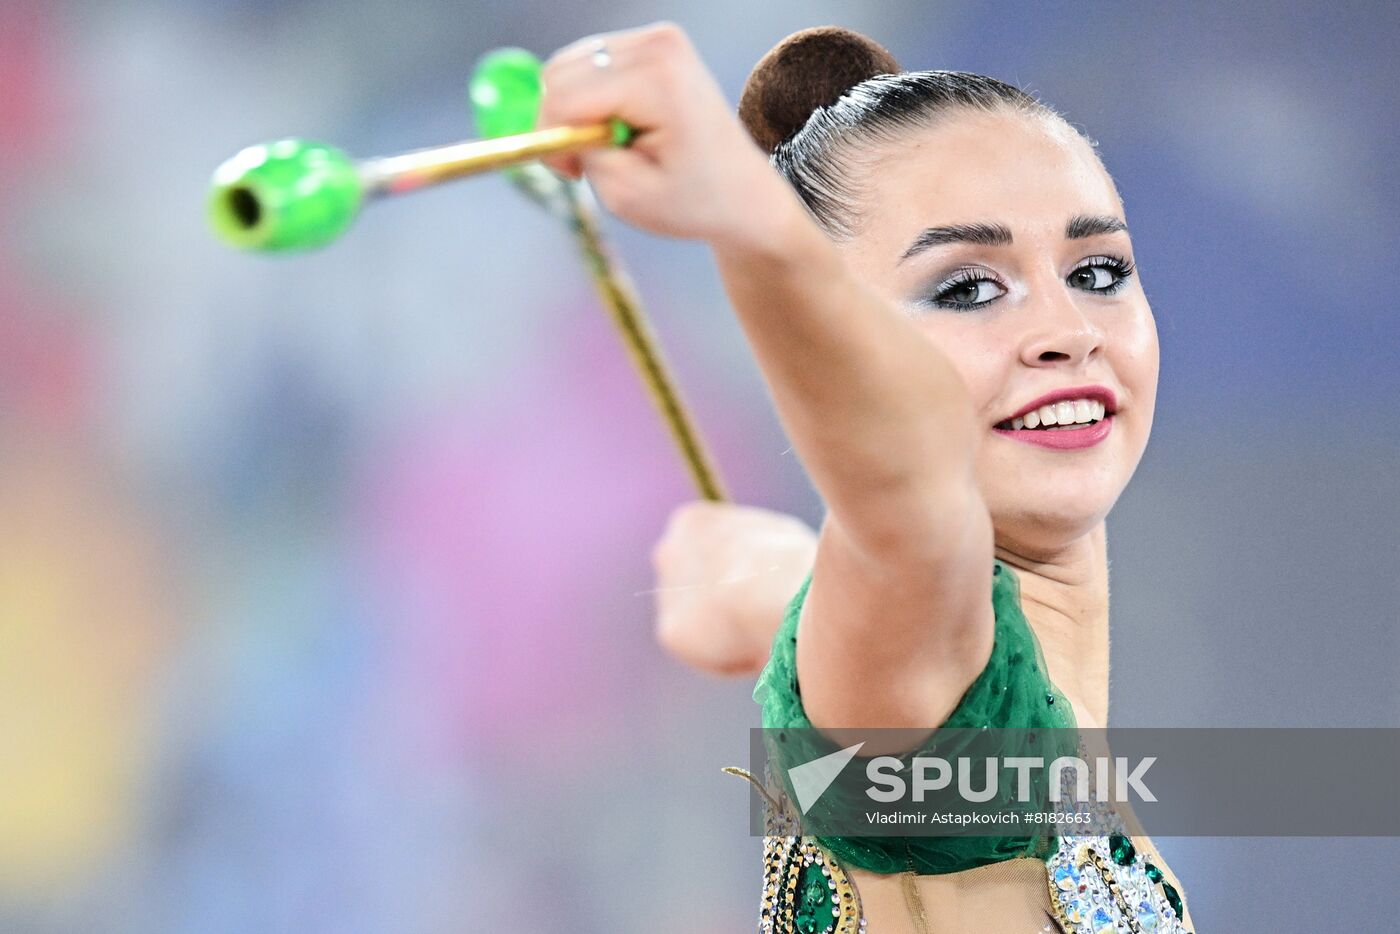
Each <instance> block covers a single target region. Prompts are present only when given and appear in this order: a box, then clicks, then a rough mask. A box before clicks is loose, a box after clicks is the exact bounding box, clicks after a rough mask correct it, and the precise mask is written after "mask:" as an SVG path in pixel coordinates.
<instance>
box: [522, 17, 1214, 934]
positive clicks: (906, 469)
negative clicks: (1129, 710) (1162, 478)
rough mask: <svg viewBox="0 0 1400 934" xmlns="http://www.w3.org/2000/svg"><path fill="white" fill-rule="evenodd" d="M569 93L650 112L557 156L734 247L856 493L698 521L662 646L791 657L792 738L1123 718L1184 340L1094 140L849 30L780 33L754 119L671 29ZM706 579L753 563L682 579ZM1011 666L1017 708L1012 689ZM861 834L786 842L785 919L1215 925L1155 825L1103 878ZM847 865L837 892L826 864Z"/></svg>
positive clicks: (789, 390) (667, 547) (573, 54)
mask: <svg viewBox="0 0 1400 934" xmlns="http://www.w3.org/2000/svg"><path fill="white" fill-rule="evenodd" d="M544 79H545V96H544V103H543V109H542V113H541V125H542V126H553V125H561V124H574V123H591V122H595V121H598V120H602V119H605V118H608V117H619V118H621V119H622V120H624V121H626V122H627V123H629V124H631V125H632V126H633V127H635V128H637V129H638V130H639V131H640V132H639V134H638V136H637V138H636V139H635V141H634V143H633V144H632V145H631V146H630V147H629V148H626V149H606V150H594V151H589V152H586V153H582V154H578V155H573V156H568V157H559V158H555V159H553V160H551V165H552V166H553V167H554V168H556V169H557V170H559V171H561V172H565V173H567V174H569V175H572V176H574V177H579V176H580V175H585V176H587V178H588V179H589V181H590V182H591V183H592V185H593V186H594V188H595V189H596V190H597V193H598V195H599V197H600V198H601V200H602V201H603V202H604V203H605V204H606V205H607V206H608V207H609V209H611V210H612V211H613V213H615V214H617V215H618V216H619V217H621V218H622V219H624V220H626V221H628V222H630V223H632V224H634V225H636V226H638V227H641V228H643V229H646V230H649V231H652V232H655V233H658V234H664V235H670V236H679V237H691V238H699V239H702V240H704V241H706V242H708V244H709V245H710V246H711V247H712V249H713V251H714V254H715V257H716V260H717V263H718V267H719V270H720V274H721V276H722V278H723V281H724V285H725V288H726V290H727V292H728V294H729V297H730V299H731V301H732V303H733V306H734V309H735V312H736V313H737V314H738V316H739V320H740V323H741V325H742V328H743V331H744V333H745V335H746V337H747V339H748V341H749V343H750V345H751V346H752V348H753V352H754V353H755V355H756V356H757V359H758V362H759V364H760V366H761V368H762V372H763V374H764V377H765V380H766V383H767V386H768V388H769V391H770V394H771V396H772V398H773V401H774V403H775V405H776V406H777V411H778V414H779V417H780V419H781V421H782V424H783V427H784V428H785V429H786V431H787V433H788V435H789V437H790V438H791V440H792V442H793V444H794V447H795V449H796V452H797V454H798V455H799V457H800V458H801V460H802V463H803V464H804V466H805V467H806V469H807V471H808V473H809V475H810V476H811V478H812V481H813V482H814V484H815V485H816V487H817V490H818V492H819V493H820V494H821V497H822V499H823V501H824V503H825V504H826V507H827V513H826V516H825V519H824V521H823V522H822V525H821V530H820V534H819V535H818V536H817V537H816V541H815V545H814V546H813V545H811V544H810V542H809V540H808V538H807V534H808V533H807V532H806V531H805V530H804V527H802V526H801V524H800V523H798V522H797V521H796V520H793V519H790V518H788V517H784V516H779V515H777V514H774V513H768V512H766V511H763V510H751V509H744V508H743V507H732V506H723V505H716V504H692V505H690V506H687V507H685V508H683V509H682V510H680V511H678V513H677V514H676V516H675V517H674V519H673V521H672V523H671V525H670V527H669V528H668V530H667V532H666V534H665V536H664V537H663V539H662V541H661V542H660V543H659V544H658V546H657V549H656V552H655V554H654V556H653V557H654V561H655V563H656V566H657V570H658V573H659V576H660V579H661V580H660V584H661V594H662V601H663V602H662V604H661V606H660V625H659V633H660V636H661V638H662V639H663V641H664V642H665V643H666V644H667V645H668V646H669V647H670V648H671V649H672V650H673V651H675V652H677V653H678V654H680V655H682V656H683V657H686V658H688V659H690V660H692V661H694V662H696V663H697V664H699V665H701V666H703V667H707V668H712V669H716V670H725V671H751V670H753V669H754V668H755V667H757V666H758V665H760V664H764V663H765V662H766V665H767V667H766V668H765V671H764V674H763V677H762V678H761V680H760V691H759V692H758V693H757V695H756V696H757V697H759V699H760V700H761V702H762V703H763V704H764V719H765V725H770V726H784V725H785V726H795V725H810V726H813V727H816V728H818V729H835V728H841V727H900V728H907V729H914V730H920V731H924V732H925V734H926V733H931V732H932V730H933V728H935V727H936V726H938V725H939V724H949V723H962V722H963V721H968V722H970V721H969V717H970V716H971V714H970V711H972V710H974V709H976V710H977V711H978V715H979V716H980V715H981V714H982V713H983V712H986V711H991V713H990V714H988V718H989V719H995V718H998V717H999V716H1000V714H998V711H1002V712H1008V711H1012V710H1017V709H1021V708H1020V707H1017V706H1016V705H1017V704H1019V705H1022V706H1024V705H1025V704H1026V703H1028V701H1027V699H1028V698H1029V699H1031V700H1033V701H1034V702H1035V705H1036V706H1035V709H1034V711H1033V714H1032V719H1030V720H1026V721H1025V722H998V723H996V724H994V725H998V726H1032V725H1037V724H1042V723H1043V724H1046V725H1052V726H1053V725H1075V724H1077V725H1078V726H1080V727H1086V726H1100V725H1104V724H1106V722H1107V716H1108V710H1107V706H1108V573H1107V552H1106V545H1105V537H1104V521H1105V517H1106V516H1107V514H1108V512H1109V510H1110V509H1111V508H1112V506H1113V504H1114V502H1115V501H1116V500H1117V499H1118V496H1119V495H1120V494H1121V493H1122V491H1123V488H1124V487H1125V486H1126V484H1127V482H1128V480H1129V478H1130V477H1131V476H1132V474H1133V472H1134V470H1135V468H1136V466H1137V464H1138V462H1139V460H1140V458H1141V457H1142V453H1143V449H1144V447H1145V445H1146V444H1147V438H1148V435H1149V433H1150V431H1151V427H1152V417H1153V406H1154V400H1155V394H1156V385H1157V368H1158V346H1157V336H1156V329H1155V325H1154V322H1153V318H1152V312H1151V309H1150V308H1149V307H1148V303H1147V299H1146V297H1145V296H1144V294H1143V291H1142V287H1141V284H1140V278H1139V276H1138V275H1137V272H1136V269H1135V261H1134V258H1133V250H1132V242H1131V239H1130V237H1129V234H1128V230H1127V227H1126V226H1125V218H1124V212H1123V204H1122V201H1121V199H1120V197H1119V195H1118V192H1117V190H1116V188H1115V185H1114V182H1113V179H1112V178H1111V177H1110V176H1109V174H1108V172H1107V171H1106V170H1105V169H1104V167H1103V165H1102V164H1101V162H1100V161H1099V158H1098V156H1097V154H1096V152H1095V151H1094V147H1093V144H1092V143H1091V142H1090V141H1088V140H1086V139H1085V138H1084V137H1083V136H1082V135H1081V134H1080V133H1078V132H1077V131H1076V130H1075V129H1074V128H1072V127H1071V126H1069V124H1068V123H1067V122H1066V121H1065V120H1064V119H1063V118H1061V117H1060V116H1059V115H1058V114H1056V113H1055V112H1054V111H1052V110H1050V109H1049V108H1047V107H1045V106H1044V105H1043V104H1040V103H1039V102H1038V101H1036V100H1034V99H1033V98H1031V97H1029V96H1027V95H1026V94H1024V93H1023V92H1021V91H1019V90H1017V89H1016V88H1013V87H1011V86H1009V85H1006V84H1003V83H1002V82H999V81H996V80H995V79H991V78H986V77H983V76H978V75H971V74H965V73H957V72H908V73H901V72H900V70H899V67H898V65H897V64H896V63H895V62H894V61H893V60H892V59H891V58H890V57H889V55H888V53H886V52H885V51H884V50H883V49H881V48H879V47H878V46H876V45H875V44H874V43H872V42H870V41H869V40H867V39H865V38H864V37H861V36H858V35H856V34H854V33H850V32H847V31H845V30H838V29H818V30H806V31H804V32H802V33H798V34H796V35H794V36H791V37H789V38H788V39H786V40H784V42H783V43H780V44H779V45H778V46H777V47H775V48H774V50H773V51H772V52H770V53H769V54H768V56H766V57H765V58H764V60H763V61H762V62H760V63H759V65H758V66H757V67H756V68H755V70H754V73H753V75H751V77H750V79H749V82H748V85H747V87H746V88H745V92H744V95H743V99H742V100H741V103H740V108H739V110H740V117H741V119H742V123H741V122H740V120H736V119H735V117H734V115H733V113H732V112H731V109H730V107H729V105H728V104H727V103H726V101H725V99H724V97H723V95H722V93H721V92H720V90H719V88H718V87H717V85H716V83H715V81H714V79H713V77H712V76H711V74H710V73H709V71H708V70H707V69H706V67H705V66H704V64H703V63H702V62H701V60H700V59H699V57H698V56H697V54H696V52H695V50H694V49H693V47H692V46H691V44H690V43H689V41H688V40H687V38H686V36H685V35H684V34H683V33H682V31H681V30H679V29H678V28H676V27H675V26H673V25H670V24H659V25H655V26H650V27H646V28H643V29H636V30H630V31H624V32H617V33H609V34H606V35H604V36H595V37H590V38H588V39H584V40H580V41H579V42H578V43H575V44H573V45H571V46H569V47H567V48H565V49H562V50H561V51H559V52H558V53H557V54H556V55H554V56H553V57H552V58H551V59H550V61H549V62H548V64H547V66H546V68H545V73H544ZM756 143H757V145H756ZM716 556H718V557H716ZM697 567H698V568H699V569H700V571H699V574H697V572H696V569H697ZM734 572H738V573H737V574H735V573H734ZM705 574H712V575H713V576H712V577H711V578H710V579H711V580H717V579H718V578H721V577H729V576H731V575H732V576H736V577H740V578H743V577H745V576H747V578H748V581H747V582H746V583H741V584H738V585H735V586H723V585H721V586H716V587H711V588H693V587H689V588H684V589H680V590H671V589H670V588H672V587H674V586H676V585H677V584H687V585H688V584H694V583H696V581H697V579H699V580H703V579H705V578H704V576H703V575H705ZM794 592H796V594H797V595H796V597H794V596H793V594H794ZM678 594H687V595H688V596H687V597H686V598H685V600H686V601H687V602H681V603H674V602H670V601H672V600H674V599H676V595H678ZM784 607H786V609H787V612H786V613H784ZM775 630H776V631H775ZM799 632H800V636H801V637H800V638H798V634H799ZM1018 640H1021V641H1020V642H1019V644H1020V645H1021V646H1022V647H1025V646H1030V647H1031V651H1030V652H1029V653H1028V654H1027V655H1026V660H1025V661H1022V658H1023V653H1022V652H1021V651H1020V650H1017V651H1016V652H1015V653H1014V659H1015V662H1014V663H1013V661H1012V659H1013V653H1012V647H1013V646H1014V645H1016V644H1018ZM770 647H771V649H772V651H771V655H770V652H769V648H770ZM1042 650H1043V664H1044V670H1042V669H1041V668H1040V667H1038V666H1037V665H1035V664H1032V663H1031V660H1036V661H1038V660H1040V659H1041V658H1042V656H1041V651H1042ZM994 670H995V671H996V672H997V673H998V677H1000V678H1001V679H1002V680H1001V683H1002V684H1004V685H1006V686H1007V690H1008V692H1009V695H1010V696H1011V697H1012V699H1013V700H1014V701H1015V703H1014V704H1011V705H1010V706H1008V705H1007V704H1002V705H1001V706H996V705H989V704H988V703H987V700H988V699H987V698H986V697H984V696H983V694H985V692H986V689H987V685H988V684H989V683H990V678H989V677H988V675H987V673H988V672H991V671H994ZM1003 676H1004V677H1003ZM997 690H998V691H1000V690H1001V688H997ZM1057 699H1060V703H1059V707H1058V709H1056V707H1055V703H1056V700H1057ZM998 703H999V704H1001V701H1000V700H999V701H998ZM1007 715H1008V716H1009V715H1010V714H1007ZM784 841H787V843H788V844H790V845H791V846H792V847H796V848H797V849H794V850H793V851H792V852H787V853H784V852H780V850H781V848H782V846H784V845H785V844H784ZM839 842H840V841H824V843H825V844H829V845H823V844H822V843H815V842H813V841H812V840H810V839H797V838H792V839H790V838H787V837H782V836H776V835H775V836H773V837H770V839H769V862H770V864H773V865H777V864H784V865H787V864H791V866H792V867H793V868H792V870H791V871H792V873H793V874H794V875H793V876H792V879H794V880H800V881H801V883H802V891H801V892H799V891H798V890H797V888H796V887H795V885H794V886H788V885H787V882H786V879H785V878H784V879H779V880H777V882H778V886H777V887H778V888H779V889H786V890H787V891H786V894H784V893H783V892H779V893H778V894H773V892H772V891H771V890H770V891H769V893H768V895H767V896H765V914H764V919H765V922H766V924H768V925H769V926H770V927H771V929H773V930H778V931H787V930H801V931H828V930H832V931H835V930H841V931H848V930H849V931H855V930H860V929H864V930H867V931H868V932H869V934H903V932H943V931H969V932H971V931H978V932H988V931H996V932H1002V931H1007V932H1011V931H1025V932H1032V931H1041V930H1053V929H1054V928H1053V927H1052V925H1055V924H1058V925H1059V926H1060V927H1062V928H1064V929H1065V930H1071V931H1096V932H1101V931H1114V930H1122V931H1132V930H1153V931H1175V930H1181V929H1183V927H1182V921H1183V918H1182V917H1180V916H1183V915H1184V914H1185V912H1184V909H1183V908H1181V906H1180V897H1179V892H1178V889H1177V888H1176V887H1175V886H1173V885H1172V881H1173V880H1171V879H1170V878H1169V877H1168V876H1167V875H1165V874H1164V872H1163V869H1164V867H1163V864H1162V862H1161V860H1160V859H1159V858H1157V856H1156V855H1155V853H1153V852H1152V851H1151V850H1150V849H1149V844H1148V842H1147V841H1146V840H1144V839H1141V838H1139V839H1138V840H1136V841H1131V842H1130V841H1128V840H1127V839H1126V838H1122V837H1119V838H1117V839H1115V841H1114V844H1113V846H1112V847H1109V846H1105V845H1103V844H1102V843H1101V844H1100V847H1099V848H1100V849H1114V852H1113V853H1101V854H1099V855H1100V856H1102V860H1100V862H1101V863H1103V866H1104V869H1103V872H1102V873H1097V870H1095V869H1094V867H1092V866H1090V865H1089V864H1088V863H1086V862H1083V861H1082V860H1076V859H1075V858H1073V855H1072V854H1071V855H1069V856H1067V855H1066V854H1065V853H1063V852H1061V853H1059V854H1058V856H1059V859H1058V861H1056V860H1055V859H1051V858H1050V854H1037V855H1025V854H1015V853H1011V854H1008V853H1006V852H1002V853H999V854H997V855H996V856H994V857H988V856H986V855H985V854H981V855H976V854H974V855H972V856H970V857H969V858H966V859H963V858H962V856H963V855H967V854H965V853H963V854H961V855H960V854H959V853H954V852H952V851H939V850H938V846H939V840H938V839H937V838H925V839H922V840H920V841H918V843H917V845H914V844H911V845H910V846H909V847H907V848H906V849H905V850H903V851H901V853H902V857H901V858H902V859H903V860H904V864H895V863H892V862H891V861H890V860H889V859H886V858H877V857H874V856H872V857H870V858H867V856H866V855H863V853H864V851H861V850H856V849H852V850H849V851H847V850H842V849H840V848H839V847H837V845H836V844H838V843H839ZM1133 844H1135V845H1133ZM1061 850H1063V847H1061ZM799 851H800V852H799ZM1083 853H1084V851H1083V850H1081V851H1080V853H1079V855H1080V856H1081V857H1082V856H1083ZM884 855H885V856H886V857H887V856H888V855H889V854H884ZM818 856H819V857H821V861H820V863H817V864H815V865H817V866H818V867H819V868H821V869H823V870H824V875H823V876H821V877H820V878H817V879H816V881H817V882H818V883H822V882H826V883H827V886H825V887H830V886H837V885H838V883H839V888H833V889H831V891H833V892H835V893H836V895H835V896H831V897H828V896H827V895H826V894H825V893H824V892H823V891H820V889H822V888H824V886H822V885H820V884H818V885H817V886H812V885H810V883H811V882H812V881H813V877H812V873H813V872H815V870H813V869H811V868H810V865H809V864H808V863H804V862H803V861H802V859H800V858H799V857H818ZM784 860H786V861H787V863H784ZM794 860H796V861H794ZM804 865H805V866H808V868H806V869H804V868H802V867H803V866H804ZM1047 867H1049V870H1048V872H1047ZM1066 867H1069V868H1068V869H1066ZM783 871H784V872H786V870H783ZM1110 872H1111V873H1116V874H1117V876H1116V880H1115V881H1113V882H1111V883H1110V884H1109V885H1108V887H1104V884H1103V879H1102V878H1101V876H1102V875H1103V874H1104V873H1110ZM1096 873H1097V874H1096ZM1144 880H1146V881H1144ZM770 881H771V880H770ZM1081 886H1083V888H1081ZM803 892H809V893H810V896H811V897H810V898H808V897H806V896H804V894H803ZM848 892H849V893H850V894H849V895H847V893H848ZM1096 893H1097V895H1098V896H1099V897H1097V899H1096V897H1095V896H1096ZM1168 893H1170V894H1168ZM843 899H844V901H843ZM1188 923H1189V922H1188Z"/></svg>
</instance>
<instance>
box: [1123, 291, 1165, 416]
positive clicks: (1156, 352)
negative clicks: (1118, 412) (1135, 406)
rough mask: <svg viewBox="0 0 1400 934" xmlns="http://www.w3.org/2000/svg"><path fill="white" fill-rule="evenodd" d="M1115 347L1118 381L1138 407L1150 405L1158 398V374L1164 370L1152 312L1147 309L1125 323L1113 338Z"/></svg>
mask: <svg viewBox="0 0 1400 934" xmlns="http://www.w3.org/2000/svg"><path fill="white" fill-rule="evenodd" d="M1112 348H1113V354H1112V356H1113V366H1114V369H1115V370H1116V371H1117V373H1118V378H1119V379H1120V380H1122V381H1123V384H1124V385H1125V386H1126V387H1127V388H1128V390H1129V391H1130V392H1132V393H1133V395H1134V397H1135V400H1136V401H1137V402H1138V403H1139V404H1143V403H1149V404H1150V402H1151V400H1152V399H1153V398H1155V396H1156V392H1157V374H1158V371H1159V369H1160V367H1161V347H1160V345H1159V344H1158V340H1157V325H1156V322H1155V321H1154V320H1153V317H1152V312H1151V311H1150V310H1144V311H1143V313H1142V314H1140V315H1136V316H1134V317H1133V318H1132V319H1130V320H1128V321H1125V322H1124V323H1123V327H1122V328H1121V329H1119V331H1118V333H1117V334H1115V335H1114V340H1113V343H1112Z"/></svg>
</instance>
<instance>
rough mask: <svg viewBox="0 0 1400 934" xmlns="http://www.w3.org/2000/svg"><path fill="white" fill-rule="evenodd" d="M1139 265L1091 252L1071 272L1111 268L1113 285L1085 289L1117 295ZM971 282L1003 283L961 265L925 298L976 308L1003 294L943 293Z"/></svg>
mask: <svg viewBox="0 0 1400 934" xmlns="http://www.w3.org/2000/svg"><path fill="white" fill-rule="evenodd" d="M1136 268H1137V267H1136V266H1135V265H1134V264H1133V263H1132V261H1131V260H1128V259H1125V258H1124V257H1121V256H1108V255H1104V256H1091V257H1090V258H1089V259H1088V260H1087V261H1086V262H1084V263H1082V264H1081V265H1079V266H1076V267H1075V268H1074V269H1073V270H1071V271H1070V275H1071V276H1073V275H1074V274H1075V273H1078V272H1082V271H1083V270H1085V269H1107V270H1110V271H1111V272H1113V273H1114V275H1116V276H1117V277H1118V278H1117V279H1116V280H1115V281H1114V282H1113V284H1112V285H1108V286H1105V287H1104V288H1102V289H1085V290H1084V291H1086V292H1093V293H1094V294H1095V295H1113V294H1114V293H1116V292H1118V291H1120V290H1121V289H1122V288H1123V286H1125V285H1127V284H1128V280H1129V279H1130V278H1132V275H1133V271H1134V270H1135V269H1136ZM1066 278H1068V277H1066ZM969 282H995V283H996V284H997V285H1001V283H1000V282H998V281H997V279H996V278H995V277H994V276H989V275H986V274H984V272H983V271H982V270H978V269H959V270H958V271H957V272H955V273H953V275H951V276H949V277H948V278H947V279H945V280H944V281H943V282H942V283H940V284H939V286H938V288H937V289H936V290H935V291H934V293H933V295H932V296H931V297H929V298H927V299H924V302H925V303H926V304H928V305H932V306H933V307H934V308H947V309H951V310H954V311H974V310H976V309H978V308H983V307H985V306H987V305H990V304H991V303H992V302H994V301H996V300H997V298H1000V297H1001V296H1000V295H998V296H996V298H988V299H984V300H983V301H980V302H952V301H948V300H947V299H945V298H943V296H945V295H949V294H951V293H953V292H955V291H957V289H958V286H961V285H966V284H967V283H969ZM1002 288H1005V286H1002Z"/></svg>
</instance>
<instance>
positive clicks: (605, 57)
mask: <svg viewBox="0 0 1400 934" xmlns="http://www.w3.org/2000/svg"><path fill="white" fill-rule="evenodd" d="M590 61H592V62H593V67H594V68H607V67H608V66H609V65H611V64H612V53H611V52H609V51H608V44H607V43H606V42H604V41H603V40H602V39H599V40H598V41H597V42H596V43H594V45H593V55H592V57H591V58H590Z"/></svg>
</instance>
